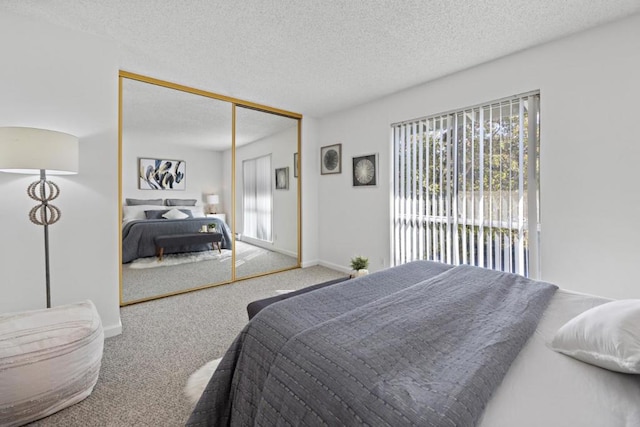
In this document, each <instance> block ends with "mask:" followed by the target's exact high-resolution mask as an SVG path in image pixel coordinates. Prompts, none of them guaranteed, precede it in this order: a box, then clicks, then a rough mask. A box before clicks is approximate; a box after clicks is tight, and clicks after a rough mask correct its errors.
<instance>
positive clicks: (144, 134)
mask: <svg viewBox="0 0 640 427" xmlns="http://www.w3.org/2000/svg"><path fill="white" fill-rule="evenodd" d="M123 76H124V78H122V79H121V81H122V95H121V99H122V116H121V147H122V155H121V166H122V174H121V197H122V247H121V253H122V262H123V264H122V277H121V304H122V305H126V304H130V303H135V302H141V301H145V300H148V299H153V298H157V297H160V296H168V295H172V294H176V293H181V292H184V291H187V290H193V289H198V288H202V287H208V286H211V285H216V284H224V283H230V282H232V281H234V280H236V279H242V278H247V277H253V276H258V275H262V274H267V273H270V272H274V271H282V270H286V269H290V268H295V267H298V266H299V265H300V264H299V256H298V252H299V250H298V247H299V238H298V190H297V178H296V177H294V173H293V161H294V153H296V152H297V151H298V126H299V120H298V119H294V118H289V117H285V116H283V115H279V114H270V113H267V112H264V111H258V110H255V109H248V108H242V107H241V106H240V105H237V104H236V105H234V104H233V103H232V102H227V101H226V100H223V99H216V98H212V97H208V96H202V95H201V94H199V93H192V92H189V91H188V90H186V89H188V88H186V89H185V91H183V90H179V89H182V88H183V87H180V86H178V85H171V84H170V85H169V87H166V86H163V84H164V83H162V82H161V83H160V85H157V84H152V83H155V81H153V80H152V79H148V78H143V79H138V78H137V77H139V76H136V75H131V74H130V73H123ZM128 76H129V77H132V78H127V77H128ZM141 80H142V81H141ZM196 92H198V91H196ZM234 109H235V111H236V122H235V123H236V126H235V139H234V133H233V126H232V124H233V117H232V116H233V111H234ZM234 142H235V144H234ZM234 148H235V159H236V167H235V170H236V175H235V182H234V177H233V167H232V166H233V161H232V159H233V158H234V155H233V154H234ZM276 169H279V170H280V172H281V175H280V182H279V184H280V185H281V186H282V187H286V188H278V189H276V177H275V173H274V172H275V171H276ZM284 171H286V172H287V173H288V176H287V178H288V179H287V181H286V186H285V185H284V184H285V183H284V182H283V180H282V178H283V176H285V175H283V174H282V172H284ZM234 189H235V195H234ZM234 200H235V209H233V208H234V206H233V202H234ZM210 202H216V203H215V204H211V203H210ZM234 214H235V217H234ZM234 222H235V223H236V224H235V227H234ZM213 224H215V226H216V229H215V230H210V229H209V226H210V225H213ZM204 231H206V232H210V231H213V232H215V233H220V235H221V236H220V239H219V242H218V243H219V245H220V248H218V246H217V244H216V242H214V240H216V239H213V235H212V236H211V237H212V239H211V242H208V238H206V237H205V238H201V236H200V235H198V234H196V233H201V232H204ZM178 235H183V237H178V238H174V237H175V236H178ZM158 236H160V237H161V239H160V240H161V241H164V242H166V245H167V247H163V248H162V252H163V255H162V260H160V259H159V257H158V256H157V255H158V250H159V247H158V246H157V245H156V240H155V239H156V238H157V237H158ZM166 236H170V238H169V239H165V238H164V237H166ZM203 241H207V243H203ZM187 243H189V244H187ZM234 248H235V251H234V250H233V249H234Z"/></svg>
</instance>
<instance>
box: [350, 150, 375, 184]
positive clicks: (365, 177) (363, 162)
mask: <svg viewBox="0 0 640 427" xmlns="http://www.w3.org/2000/svg"><path fill="white" fill-rule="evenodd" d="M377 185H378V154H377V153H376V154H367V155H366V156H358V157H354V158H353V186H354V187H375V186H377Z"/></svg>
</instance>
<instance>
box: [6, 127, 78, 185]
mask: <svg viewBox="0 0 640 427" xmlns="http://www.w3.org/2000/svg"><path fill="white" fill-rule="evenodd" d="M41 169H44V170H46V171H47V174H51V175H70V174H76V173H78V138H77V137H75V136H73V135H69V134H67V133H63V132H57V131H53V130H46V129H35V128H23V127H0V172H12V173H27V174H37V173H40V170H41Z"/></svg>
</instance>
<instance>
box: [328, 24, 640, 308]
mask: <svg viewBox="0 0 640 427" xmlns="http://www.w3.org/2000/svg"><path fill="white" fill-rule="evenodd" d="M639 69H640V16H639V15H634V16H632V17H630V18H627V19H625V20H622V21H618V22H616V23H613V24H610V25H607V26H603V27H600V28H597V29H594V30H591V31H588V32H584V33H581V34H577V35H574V36H572V37H569V38H566V39H564V40H561V41H557V42H553V43H550V44H547V45H543V46H540V47H537V48H534V49H530V50H527V51H523V52H520V53H518V54H515V55H511V56H508V57H505V58H502V59H500V60H496V61H493V62H490V63H487V64H484V65H481V66H478V67H475V68H472V69H469V70H466V71H464V72H460V73H457V74H455V75H451V76H448V77H445V78H442V79H439V80H437V81H434V82H431V83H427V84H424V85H421V86H418V87H415V88H412V89H410V90H407V91H404V92H401V93H398V94H395V95H392V96H389V97H386V98H384V99H380V100H377V101H375V102H371V103H368V104H366V105H363V106H360V107H357V108H354V109H350V110H347V111H343V112H340V113H336V114H333V115H331V116H328V117H325V118H323V119H322V120H321V121H320V131H319V141H318V144H317V146H316V150H318V149H319V148H318V147H319V146H324V145H329V144H335V143H339V142H341V143H342V144H343V145H342V149H343V163H342V168H343V172H342V174H340V175H324V176H320V177H319V178H318V180H319V181H318V182H319V184H318V190H319V201H318V205H319V220H318V224H319V236H320V245H319V252H320V254H319V256H320V259H321V260H323V261H322V263H323V264H325V265H330V266H334V267H343V268H347V266H348V264H349V260H350V258H351V257H352V256H354V255H357V254H362V255H366V256H368V257H369V258H370V262H371V266H370V269H372V270H377V269H380V268H382V267H383V266H388V265H389V262H390V261H389V255H390V252H389V248H390V233H389V223H390V214H389V202H390V201H389V199H390V191H391V189H390V188H391V187H390V180H391V177H390V167H391V165H390V159H391V155H390V150H391V149H390V136H389V135H390V124H391V123H394V122H399V121H403V120H407V119H412V118H416V117H421V116H425V115H429V114H436V113H440V112H444V111H448V110H451V109H456V108H463V107H467V106H471V105H475V104H478V103H481V102H486V101H491V100H494V99H498V98H502V97H505V96H510V95H515V94H518V93H522V92H527V91H530V90H535V89H540V91H541V160H540V165H541V166H540V168H541V218H542V241H541V251H542V254H541V257H542V260H541V268H542V278H543V279H544V280H548V281H552V282H554V283H557V284H559V285H560V286H562V287H564V288H568V289H574V290H578V291H582V292H586V293H594V294H600V295H605V296H609V297H615V298H619V297H635V298H638V297H640V286H638V285H637V283H638V279H637V265H638V262H640V227H638V226H636V224H635V221H636V219H637V218H640V191H638V182H640V181H639V180H638V175H637V174H638V172H637V171H638V166H637V163H638V159H639V158H640V142H639V141H638V132H637V131H635V130H634V129H635V126H636V123H637V122H638V117H639V116H640V107H638V100H639V99H640V78H638V70H639ZM371 152H378V153H380V184H379V185H378V187H377V188H353V187H352V185H351V158H352V156H355V155H360V154H367V153H371Z"/></svg>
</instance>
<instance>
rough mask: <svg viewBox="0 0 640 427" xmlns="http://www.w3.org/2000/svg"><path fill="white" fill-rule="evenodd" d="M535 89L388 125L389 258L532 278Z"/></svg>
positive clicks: (534, 269) (534, 252) (536, 150)
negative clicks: (390, 154)
mask: <svg viewBox="0 0 640 427" xmlns="http://www.w3.org/2000/svg"><path fill="white" fill-rule="evenodd" d="M539 101H540V95H539V93H537V92H536V93H529V94H525V95H519V96H514V97H510V98H508V99H503V100H499V101H494V102H490V103H487V104H485V105H480V106H476V107H470V108H466V109H464V110H460V111H454V112H450V113H445V114H438V115H435V116H429V117H425V118H421V119H416V120H411V121H407V122H403V123H399V124H395V125H393V126H392V141H393V147H394V179H393V195H394V201H393V260H394V263H395V265H398V264H402V263H406V262H409V261H413V260H420V259H427V260H433V261H440V262H445V263H449V264H453V265H459V264H471V265H476V266H480V267H487V268H492V269H496V270H502V271H508V272H513V273H518V274H521V275H524V276H531V277H539V272H538V270H539V260H538V240H539V209H538V193H539V179H538V171H539Z"/></svg>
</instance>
